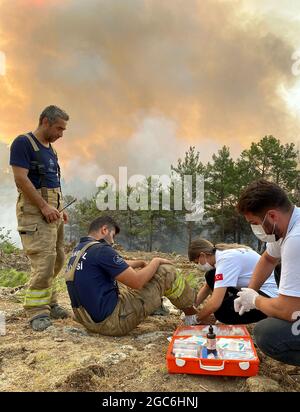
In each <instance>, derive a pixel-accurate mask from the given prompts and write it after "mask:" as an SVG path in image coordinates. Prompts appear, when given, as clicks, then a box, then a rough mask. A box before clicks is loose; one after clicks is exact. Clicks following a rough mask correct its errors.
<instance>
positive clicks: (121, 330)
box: [73, 265, 196, 336]
mask: <svg viewBox="0 0 300 412" xmlns="http://www.w3.org/2000/svg"><path fill="white" fill-rule="evenodd" d="M118 285H119V292H120V294H119V300H118V303H117V306H116V307H115V309H114V311H113V312H112V314H111V315H109V316H108V317H107V318H106V319H104V320H103V321H102V322H99V323H95V322H93V320H92V319H91V317H90V316H89V314H88V313H87V311H86V310H85V309H84V308H83V307H82V306H81V307H79V308H73V312H74V319H75V320H76V321H77V322H79V323H81V324H82V325H84V326H85V327H86V328H87V329H88V330H89V331H91V332H96V333H100V334H102V335H108V336H123V335H126V334H128V333H129V332H130V331H131V330H133V329H134V328H135V327H136V326H137V325H138V324H139V323H141V322H142V321H143V320H144V319H145V318H146V317H147V316H148V315H150V314H151V313H153V311H154V310H155V309H157V308H158V307H159V306H160V304H161V298H162V296H166V297H168V299H170V301H171V302H172V303H173V305H175V306H176V307H177V308H178V309H185V308H188V307H191V306H192V305H193V303H194V301H195V293H196V292H195V290H194V289H192V288H191V287H190V285H189V284H188V283H187V282H186V281H185V280H184V278H183V277H182V275H178V273H177V272H176V269H175V267H174V266H172V265H161V266H160V267H159V269H158V271H157V273H156V274H155V275H154V277H153V278H152V279H151V280H150V281H149V282H148V283H147V284H146V285H145V286H144V287H143V288H142V289H141V290H133V289H130V288H128V287H127V286H125V285H123V284H121V283H120V282H119V283H118Z"/></svg>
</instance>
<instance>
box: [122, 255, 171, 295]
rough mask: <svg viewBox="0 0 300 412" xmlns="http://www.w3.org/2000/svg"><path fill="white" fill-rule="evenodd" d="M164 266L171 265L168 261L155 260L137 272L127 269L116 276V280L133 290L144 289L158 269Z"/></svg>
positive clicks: (130, 268)
mask: <svg viewBox="0 0 300 412" xmlns="http://www.w3.org/2000/svg"><path fill="white" fill-rule="evenodd" d="M162 264H171V262H170V261H169V260H167V259H161V258H154V259H152V260H151V262H150V263H149V264H148V265H147V266H146V267H144V268H143V269H141V270H139V271H138V272H136V271H135V270H134V269H133V268H132V267H129V268H127V269H126V270H124V272H122V273H121V274H120V275H118V276H116V280H117V281H119V282H121V283H124V285H126V286H129V287H130V288H132V289H142V288H143V286H144V285H145V284H146V283H147V282H149V280H151V279H152V278H153V276H154V275H155V273H156V272H157V269H158V267H159V266H160V265H162Z"/></svg>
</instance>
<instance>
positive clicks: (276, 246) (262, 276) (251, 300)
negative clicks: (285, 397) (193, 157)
mask: <svg viewBox="0 0 300 412" xmlns="http://www.w3.org/2000/svg"><path fill="white" fill-rule="evenodd" d="M237 209H238V211H239V212H240V213H241V214H243V215H244V216H245V218H246V220H247V221H248V222H249V223H250V224H251V227H252V230H253V232H254V234H255V235H256V236H257V237H258V238H259V239H260V240H261V241H264V242H267V248H266V251H265V252H264V253H263V255H262V256H261V258H260V260H259V261H258V263H257V265H256V267H255V270H254V272H253V275H252V279H251V281H250V283H249V286H248V288H243V289H242V291H241V292H239V294H238V295H239V296H240V297H239V298H237V299H236V300H235V310H236V311H237V312H239V313H240V314H243V313H245V312H247V311H250V310H251V309H253V308H256V309H259V310H260V311H262V312H263V313H265V314H266V315H267V316H268V318H267V319H264V320H262V321H260V322H259V323H257V325H256V326H255V329H254V336H255V341H256V344H257V345H258V347H259V348H260V349H261V350H262V351H263V352H264V353H266V354H267V355H268V356H270V357H272V358H274V359H277V360H279V361H281V362H284V363H288V364H291V365H297V366H300V208H298V207H296V206H294V205H292V203H291V202H290V200H289V199H288V197H287V195H286V193H285V192H284V191H283V190H282V189H281V188H280V187H279V186H278V185H276V184H274V183H271V182H267V181H266V180H263V179H261V180H258V181H257V182H254V183H252V184H251V185H250V186H248V187H247V188H246V189H245V190H244V192H243V193H242V195H241V197H240V199H239V202H238V205H237ZM280 260H281V278H280V283H279V296H278V297H276V298H271V299H267V298H264V297H262V296H260V295H259V294H258V293H257V290H259V288H260V286H261V285H262V284H263V283H264V281H265V280H266V279H267V278H268V277H269V276H270V273H271V272H272V270H274V268H275V266H276V265H277V263H278V262H279V261H280Z"/></svg>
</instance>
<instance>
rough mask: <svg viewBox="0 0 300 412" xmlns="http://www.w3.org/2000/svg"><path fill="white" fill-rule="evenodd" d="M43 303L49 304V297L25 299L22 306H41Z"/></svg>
mask: <svg viewBox="0 0 300 412" xmlns="http://www.w3.org/2000/svg"><path fill="white" fill-rule="evenodd" d="M43 305H50V298H49V299H38V300H35V299H26V297H25V301H24V306H26V307H29V306H43Z"/></svg>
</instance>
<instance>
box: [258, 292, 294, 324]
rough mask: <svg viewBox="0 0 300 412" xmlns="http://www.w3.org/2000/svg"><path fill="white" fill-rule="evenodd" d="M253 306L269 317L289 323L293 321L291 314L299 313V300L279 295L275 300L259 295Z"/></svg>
mask: <svg viewBox="0 0 300 412" xmlns="http://www.w3.org/2000/svg"><path fill="white" fill-rule="evenodd" d="M255 306H256V308H257V309H259V310H260V311H262V312H263V313H265V314H266V315H267V316H269V317H273V318H277V319H282V320H287V321H290V322H291V321H292V320H295V317H293V314H294V313H295V312H299V311H300V298H298V297H292V296H285V295H279V296H278V297H277V298H265V297H263V296H260V295H259V296H258V297H257V298H256V299H255ZM299 315H300V312H299Z"/></svg>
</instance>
